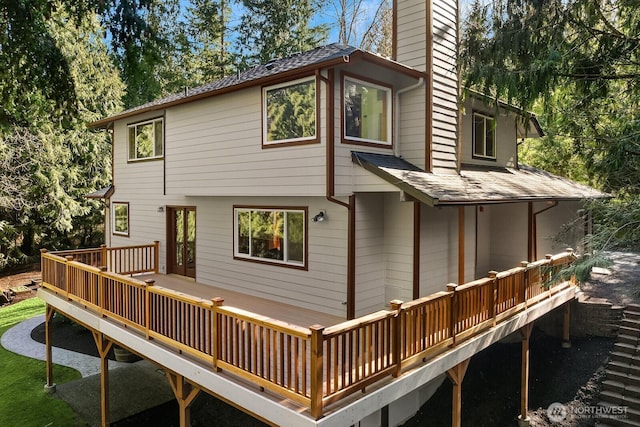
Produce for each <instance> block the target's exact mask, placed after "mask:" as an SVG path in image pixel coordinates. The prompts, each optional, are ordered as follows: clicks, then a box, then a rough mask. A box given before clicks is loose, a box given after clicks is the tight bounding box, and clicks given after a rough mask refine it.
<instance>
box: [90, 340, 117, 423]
mask: <svg viewBox="0 0 640 427" xmlns="http://www.w3.org/2000/svg"><path fill="white" fill-rule="evenodd" d="M92 334H93V340H94V341H95V342H96V347H97V348H98V354H99V355H100V412H101V415H102V416H101V419H102V426H103V427H108V426H109V358H108V357H107V356H108V355H109V351H110V350H111V347H113V341H111V340H109V339H107V337H105V336H104V334H102V333H100V332H97V331H92Z"/></svg>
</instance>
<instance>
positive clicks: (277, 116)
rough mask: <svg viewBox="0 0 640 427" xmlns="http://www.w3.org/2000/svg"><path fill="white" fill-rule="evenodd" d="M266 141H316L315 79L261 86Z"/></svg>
mask: <svg viewBox="0 0 640 427" xmlns="http://www.w3.org/2000/svg"><path fill="white" fill-rule="evenodd" d="M262 114H263V119H262V121H263V132H262V133H263V143H264V145H265V146H266V145H271V144H283V143H300V142H316V141H317V122H318V119H317V98H316V79H315V77H308V78H303V79H299V80H295V81H292V82H286V83H281V84H278V85H274V86H268V87H264V88H263V89H262Z"/></svg>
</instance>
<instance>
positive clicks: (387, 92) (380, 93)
mask: <svg viewBox="0 0 640 427" xmlns="http://www.w3.org/2000/svg"><path fill="white" fill-rule="evenodd" d="M343 95H344V99H343V101H344V113H343V114H344V118H343V120H344V126H343V128H344V139H345V140H346V141H345V142H349V143H354V142H355V143H373V144H385V145H391V88H389V87H385V86H381V85H379V84H374V83H369V82H365V81H363V80H359V79H355V78H353V77H345V78H344V81H343Z"/></svg>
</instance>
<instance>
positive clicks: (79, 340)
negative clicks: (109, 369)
mask: <svg viewBox="0 0 640 427" xmlns="http://www.w3.org/2000/svg"><path fill="white" fill-rule="evenodd" d="M31 338H32V339H34V340H35V341H38V342H39V343H42V344H44V343H45V326H44V323H41V324H40V325H38V326H36V327H35V328H34V329H33V330H32V331H31ZM51 344H52V345H53V346H54V347H60V348H64V349H67V350H71V351H75V352H77V353H83V354H88V355H89V356H95V357H100V355H99V354H98V348H97V347H96V343H95V341H94V339H93V335H92V334H91V332H90V331H89V330H88V329H87V328H85V327H84V326H81V325H78V324H77V323H73V322H72V321H71V320H69V319H67V318H65V317H63V316H61V315H60V314H59V313H56V314H55V316H54V317H53V320H51ZM108 358H109V359H111V360H116V359H115V356H114V354H113V349H111V350H110V351H109V354H108Z"/></svg>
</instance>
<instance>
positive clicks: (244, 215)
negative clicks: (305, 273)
mask: <svg viewBox="0 0 640 427" xmlns="http://www.w3.org/2000/svg"><path fill="white" fill-rule="evenodd" d="M306 213H307V211H306V209H305V208H286V209H284V208H283V209H278V208H248V207H247V208H241V207H236V208H234V217H235V218H234V222H235V230H236V231H235V250H234V255H235V257H236V258H244V259H250V260H256V261H262V262H267V263H275V264H285V265H289V266H294V267H301V268H305V267H306V252H307V250H306V242H307V239H306V231H307V226H306V217H307V215H306Z"/></svg>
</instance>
